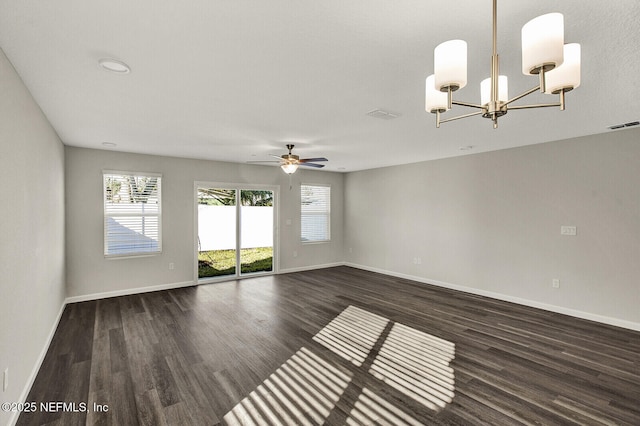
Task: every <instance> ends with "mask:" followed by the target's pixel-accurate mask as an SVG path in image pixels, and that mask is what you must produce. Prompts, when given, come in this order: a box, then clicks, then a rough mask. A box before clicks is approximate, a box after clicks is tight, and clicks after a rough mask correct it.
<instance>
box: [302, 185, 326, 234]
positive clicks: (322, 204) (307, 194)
mask: <svg viewBox="0 0 640 426" xmlns="http://www.w3.org/2000/svg"><path fill="white" fill-rule="evenodd" d="M300 213H301V214H300V216H301V217H300V228H301V237H302V241H303V242H317V241H329V240H330V239H331V226H330V223H331V221H330V217H331V187H330V186H328V185H301V186H300Z"/></svg>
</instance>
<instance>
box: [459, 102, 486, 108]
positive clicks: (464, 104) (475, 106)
mask: <svg viewBox="0 0 640 426" xmlns="http://www.w3.org/2000/svg"><path fill="white" fill-rule="evenodd" d="M451 103H452V104H453V105H460V106H464V107H469V108H478V109H484V107H483V106H482V105H478V104H470V103H468V102H460V101H451Z"/></svg>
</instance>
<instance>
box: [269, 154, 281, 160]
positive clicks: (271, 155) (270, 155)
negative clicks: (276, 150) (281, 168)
mask: <svg viewBox="0 0 640 426" xmlns="http://www.w3.org/2000/svg"><path fill="white" fill-rule="evenodd" d="M269 157H273V158H277V159H278V160H282V157H281V156H280V155H273V154H269Z"/></svg>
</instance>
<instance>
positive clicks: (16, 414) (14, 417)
mask: <svg viewBox="0 0 640 426" xmlns="http://www.w3.org/2000/svg"><path fill="white" fill-rule="evenodd" d="M65 306H67V303H66V302H62V306H60V310H59V311H58V316H57V317H56V320H55V321H54V322H53V326H52V327H51V330H49V335H48V336H47V340H46V341H45V343H44V346H43V347H42V350H41V351H40V355H38V359H37V360H36V363H35V364H34V365H33V368H32V369H31V374H29V377H28V378H27V383H26V384H25V386H24V388H23V389H22V393H21V394H20V397H19V398H18V401H20V402H25V401H26V400H27V397H28V396H29V392H30V391H31V387H32V386H33V382H35V380H36V377H37V376H38V372H39V371H40V367H42V362H43V361H44V357H45V356H46V355H47V352H48V351H49V346H51V341H52V340H53V336H54V335H55V334H56V330H57V329H58V324H60V319H61V318H62V313H63V312H64V308H65ZM18 417H20V411H15V412H14V413H13V414H12V415H11V417H9V423H7V425H8V426H14V425H15V424H16V422H17V421H18Z"/></svg>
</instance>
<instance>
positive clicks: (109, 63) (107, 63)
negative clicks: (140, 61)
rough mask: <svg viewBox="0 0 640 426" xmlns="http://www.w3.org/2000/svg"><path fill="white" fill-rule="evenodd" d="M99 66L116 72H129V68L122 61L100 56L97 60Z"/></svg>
mask: <svg viewBox="0 0 640 426" xmlns="http://www.w3.org/2000/svg"><path fill="white" fill-rule="evenodd" d="M98 64H99V65H100V68H102V69H103V70H105V71H109V72H112V73H116V74H129V73H130V72H131V68H130V67H129V65H127V64H125V63H124V62H122V61H119V60H117V59H111V58H102V59H100V60H99V61H98Z"/></svg>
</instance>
